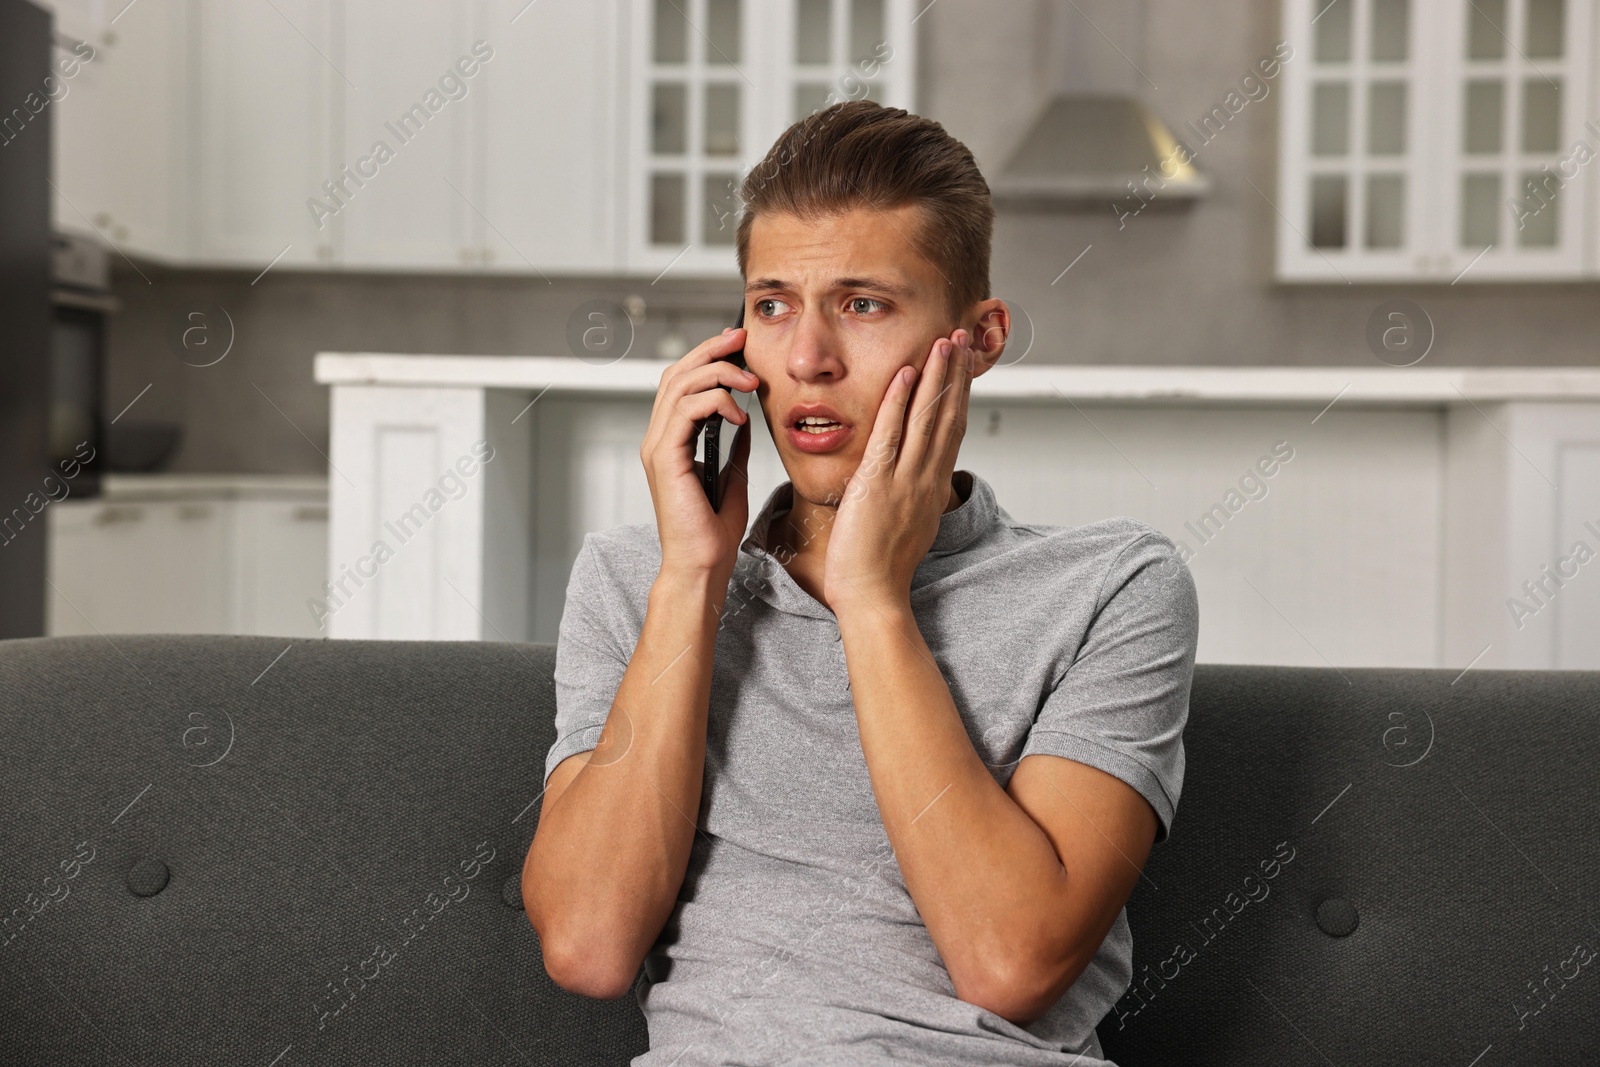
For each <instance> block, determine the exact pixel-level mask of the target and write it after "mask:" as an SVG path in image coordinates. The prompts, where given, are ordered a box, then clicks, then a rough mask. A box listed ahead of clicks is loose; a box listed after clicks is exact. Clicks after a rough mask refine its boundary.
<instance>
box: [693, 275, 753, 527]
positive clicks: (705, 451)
mask: <svg viewBox="0 0 1600 1067" xmlns="http://www.w3.org/2000/svg"><path fill="white" fill-rule="evenodd" d="M733 325H734V327H735V328H737V327H740V326H743V325H744V303H743V302H742V301H741V302H740V304H739V317H738V318H737V319H735V320H734V323H733ZM722 358H723V359H726V360H727V361H729V362H730V363H732V364H733V365H734V366H736V367H743V366H744V365H745V364H744V349H742V348H741V349H740V350H739V351H737V352H734V353H733V354H732V355H728V356H724V357H722ZM728 392H729V393H731V394H733V402H734V403H735V404H738V405H739V410H740V411H743V412H745V413H746V414H749V412H750V398H751V397H753V396H754V395H755V394H754V393H753V392H752V393H746V392H741V391H740V390H737V389H729V390H728ZM725 421H727V420H725V419H724V418H723V417H722V416H721V415H712V416H710V417H708V418H705V419H701V420H700V423H699V425H698V426H697V428H696V430H695V433H696V434H697V435H699V439H700V443H699V445H698V446H697V447H696V449H695V451H697V452H698V453H699V454H700V484H701V485H702V486H703V487H704V488H705V491H706V499H707V500H709V501H711V510H712V511H721V510H722V498H723V497H724V496H725V495H727V490H728V479H729V478H730V477H731V476H732V473H733V472H732V467H733V464H731V463H730V462H729V460H730V459H732V458H733V445H734V440H735V437H734V434H737V433H740V432H741V431H744V432H747V431H748V430H749V428H750V423H749V422H748V421H746V422H745V423H744V424H742V425H740V426H739V427H737V428H736V429H735V430H734V433H733V434H729V435H728V436H727V438H726V439H724V437H723V436H722V424H723V423H724V422H725Z"/></svg>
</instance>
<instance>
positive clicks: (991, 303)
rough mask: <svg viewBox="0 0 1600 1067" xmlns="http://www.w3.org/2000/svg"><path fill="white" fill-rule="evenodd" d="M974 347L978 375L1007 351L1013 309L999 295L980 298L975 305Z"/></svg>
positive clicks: (975, 369) (973, 370) (998, 360)
mask: <svg viewBox="0 0 1600 1067" xmlns="http://www.w3.org/2000/svg"><path fill="white" fill-rule="evenodd" d="M973 311H974V314H973V326H972V328H971V329H972V347H973V349H974V350H975V351H976V352H977V354H978V358H977V360H976V362H975V363H974V364H973V367H972V375H973V377H977V376H978V375H980V374H982V373H983V372H984V371H986V370H988V369H989V368H990V367H992V366H994V365H995V364H996V363H998V362H1000V357H1001V356H1002V355H1003V354H1004V353H1005V349H1006V341H1007V340H1009V339H1010V337H1011V310H1010V309H1009V308H1007V307H1006V302H1005V301H1004V300H1001V299H999V298H998V297H990V298H989V299H988V300H980V301H979V302H978V303H977V304H976V305H974V307H973Z"/></svg>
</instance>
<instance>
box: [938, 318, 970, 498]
mask: <svg viewBox="0 0 1600 1067" xmlns="http://www.w3.org/2000/svg"><path fill="white" fill-rule="evenodd" d="M955 336H956V337H959V338H960V339H961V343H960V344H958V345H957V346H956V350H955V352H954V353H952V354H951V357H950V373H949V375H948V376H947V381H946V382H945V388H944V392H943V394H942V395H943V398H944V399H943V400H942V402H941V405H940V407H939V411H938V415H937V416H935V417H934V419H933V420H932V421H933V423H934V432H933V440H932V442H931V443H930V445H929V449H930V451H929V455H930V456H931V457H932V458H933V459H934V462H935V463H937V464H938V465H939V468H940V469H939V474H940V475H941V476H942V477H941V479H940V480H941V482H942V481H946V480H948V478H949V474H950V471H953V470H954V469H955V457H954V455H953V454H952V453H954V452H955V451H956V450H957V449H959V448H960V447H961V438H962V437H963V436H965V433H966V419H967V403H968V400H969V398H970V397H971V396H972V371H971V370H970V369H969V368H968V366H967V361H968V360H969V359H970V358H971V357H972V355H973V349H972V335H971V334H970V333H968V332H967V331H966V330H957V331H956V332H955ZM946 465H948V466H949V468H950V470H948V471H947V470H945V469H944V468H945V467H946Z"/></svg>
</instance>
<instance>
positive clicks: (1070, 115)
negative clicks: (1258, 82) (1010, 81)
mask: <svg viewBox="0 0 1600 1067" xmlns="http://www.w3.org/2000/svg"><path fill="white" fill-rule="evenodd" d="M1042 12H1043V18H1042V20H1041V21H1042V22H1043V26H1042V27H1041V29H1042V31H1043V37H1042V40H1043V41H1044V50H1043V51H1044V54H1043V57H1042V67H1043V71H1044V75H1045V78H1044V84H1045V87H1046V90H1047V95H1046V99H1045V102H1044V104H1043V106H1042V107H1041V108H1040V110H1039V113H1038V116H1037V117H1036V118H1035V119H1034V121H1033V123H1032V125H1031V126H1030V127H1029V128H1028V131H1027V133H1026V134H1025V135H1024V136H1023V138H1022V140H1021V141H1020V142H1019V143H1018V145H1017V147H1016V148H1015V149H1014V150H1013V151H1012V153H1011V155H1010V158H1009V159H1007V161H1006V163H1005V164H1004V166H1002V167H1001V168H1000V170H999V172H998V174H996V175H995V176H994V178H993V179H992V180H991V181H990V182H989V189H990V192H991V193H992V195H993V196H994V199H995V201H996V202H997V203H1003V204H1004V203H1009V204H1024V205H1037V206H1063V207H1071V206H1087V207H1093V208H1103V207H1104V206H1105V205H1106V204H1107V203H1108V202H1115V201H1119V200H1121V199H1124V198H1130V197H1132V196H1133V195H1134V189H1138V190H1140V193H1141V194H1142V195H1143V196H1145V197H1147V198H1148V197H1149V196H1151V195H1152V194H1153V195H1154V196H1155V200H1156V202H1160V201H1163V200H1165V201H1168V202H1169V203H1172V202H1175V203H1186V202H1192V201H1193V200H1194V199H1195V198H1196V197H1199V196H1203V195H1204V194H1205V193H1206V192H1208V191H1209V189H1210V185H1211V183H1210V181H1209V180H1208V179H1207V178H1206V177H1205V175H1203V174H1201V173H1200V172H1199V171H1197V170H1196V169H1195V168H1194V166H1193V164H1192V163H1190V162H1188V153H1187V152H1186V151H1183V150H1181V149H1180V148H1179V144H1178V139H1177V138H1176V137H1174V136H1173V134H1172V131H1171V130H1170V129H1168V128H1167V126H1166V124H1165V123H1163V122H1162V121H1161V119H1160V118H1159V117H1158V116H1157V115H1156V114H1155V112H1153V111H1152V110H1151V109H1150V107H1149V106H1148V105H1147V104H1146V103H1145V102H1144V95H1145V90H1148V89H1150V88H1152V85H1151V84H1150V82H1149V79H1148V78H1147V77H1146V75H1145V73H1144V71H1143V70H1142V69H1141V67H1142V66H1143V63H1142V59H1143V53H1144V4H1143V2H1142V0H1054V2H1053V3H1051V4H1049V5H1042ZM1147 168H1148V169H1147ZM1152 176H1153V177H1152ZM1130 183H1131V184H1130Z"/></svg>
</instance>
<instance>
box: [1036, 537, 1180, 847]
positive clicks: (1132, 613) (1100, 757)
mask: <svg viewBox="0 0 1600 1067" xmlns="http://www.w3.org/2000/svg"><path fill="white" fill-rule="evenodd" d="M1199 630H1200V610H1199V601H1198V598H1197V597H1196V595H1195V587H1194V578H1193V577H1192V576H1191V575H1190V573H1189V568H1188V567H1187V566H1185V565H1184V563H1183V562H1182V561H1181V560H1180V559H1179V557H1178V554H1177V551H1176V550H1175V548H1174V547H1173V544H1172V542H1171V541H1170V540H1168V539H1167V537H1166V536H1165V535H1163V534H1161V533H1160V532H1159V531H1155V530H1150V531H1149V532H1147V533H1145V534H1143V535H1141V536H1140V537H1138V539H1137V540H1135V541H1134V542H1132V543H1131V544H1129V545H1128V546H1127V547H1126V548H1124V549H1123V550H1122V551H1121V553H1120V554H1119V555H1118V556H1117V558H1116V560H1115V561H1114V562H1113V563H1112V565H1111V567H1110V569H1109V571H1108V572H1107V573H1106V576H1105V580H1104V582H1103V583H1102V585H1101V588H1100V592H1099V594H1098V596H1097V597H1096V610H1095V614H1094V616H1093V619H1092V621H1091V622H1090V624H1089V628H1088V631H1087V633H1086V634H1085V635H1084V638H1083V642H1082V645H1081V646H1080V648H1079V649H1078V652H1077V655H1076V657H1075V658H1074V659H1073V661H1072V663H1071V665H1070V666H1069V667H1068V668H1067V670H1066V672H1065V673H1064V674H1063V675H1062V677H1061V678H1060V679H1059V680H1058V681H1057V683H1056V685H1055V688H1054V689H1053V690H1052V691H1051V692H1050V694H1049V695H1048V696H1047V697H1046V698H1045V700H1044V703H1043V705H1042V707H1041V708H1040V710H1039V714H1038V717H1037V718H1036V719H1035V720H1034V724H1033V727H1032V729H1031V730H1030V731H1029V734H1028V740H1027V742H1026V744H1025V745H1024V746H1023V749H1022V755H1023V757H1026V756H1029V755H1033V754H1035V753H1041V754H1044V755H1050V756H1061V757H1064V758H1066V759H1070V760H1074V761H1076V762H1079V763H1085V764H1088V765H1089V766H1091V767H1095V768H1097V769H1099V770H1102V771H1105V772H1106V773H1107V774H1112V775H1115V776H1116V777H1118V778H1120V779H1122V780H1123V781H1124V782H1127V783H1128V784H1129V785H1130V786H1132V787H1133V788H1134V789H1136V790H1138V791H1139V793H1140V795H1142V796H1143V797H1144V798H1145V799H1146V800H1148V801H1149V802H1150V806H1151V807H1152V808H1154V809H1155V813H1156V817H1157V822H1158V825H1157V828H1156V836H1155V841H1156V843H1160V842H1162V841H1165V840H1166V839H1167V837H1168V835H1169V834H1170V832H1171V828H1172V820H1173V818H1174V816H1175V815H1176V814H1177V808H1178V795H1179V793H1180V792H1181V791H1182V789H1183V771H1184V752H1183V727H1184V724H1185V723H1186V722H1187V721H1188V718H1189V687H1190V683H1191V681H1192V680H1193V676H1194V657H1195V646H1196V643H1197V641H1198V638H1199Z"/></svg>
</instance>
